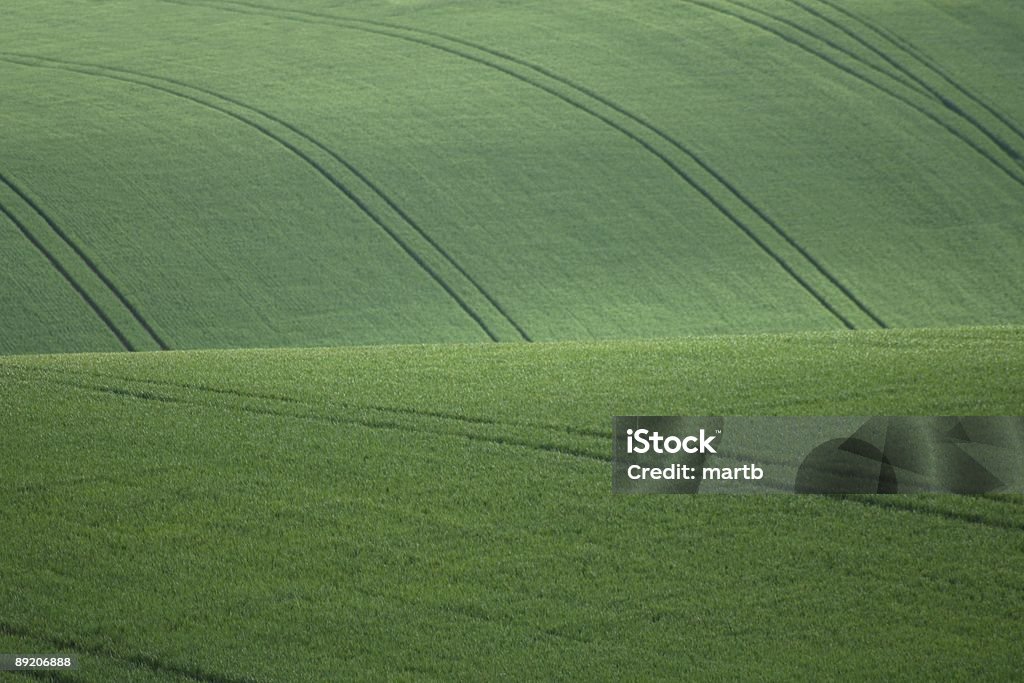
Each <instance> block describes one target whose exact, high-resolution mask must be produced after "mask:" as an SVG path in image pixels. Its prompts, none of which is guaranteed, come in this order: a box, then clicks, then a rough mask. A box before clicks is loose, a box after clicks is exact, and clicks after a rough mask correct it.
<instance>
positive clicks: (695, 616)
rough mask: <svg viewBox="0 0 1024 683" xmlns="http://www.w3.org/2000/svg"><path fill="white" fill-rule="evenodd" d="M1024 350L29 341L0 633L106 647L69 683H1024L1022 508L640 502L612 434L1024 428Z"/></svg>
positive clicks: (837, 341) (1008, 339)
mask: <svg viewBox="0 0 1024 683" xmlns="http://www.w3.org/2000/svg"><path fill="white" fill-rule="evenodd" d="M1022 342H1024V331H1022V330H1021V329H1020V328H991V329H981V330H967V329H956V330H948V331H917V332H874V333H867V332H858V333H829V334H804V335H790V336H774V335H767V336H745V337H744V336H740V337H709V338H702V339H691V340H684V341H669V340H666V341H651V342H614V343H590V344H579V343H562V344H535V345H522V344H518V345H516V344H513V345H489V346H488V345H474V346H462V347H452V346H408V347H364V348H352V349H344V350H291V351H269V350H268V351H231V352H187V353H186V352H180V353H169V354H136V355H125V354H105V355H71V356H59V357H54V356H38V357H28V356H26V357H18V358H14V357H9V358H5V359H0V450H2V452H4V453H5V454H6V456H5V458H4V459H3V460H2V461H0V462H2V464H0V482H2V484H0V486H2V492H3V496H4V499H5V501H6V503H5V505H4V506H3V507H2V508H0V520H2V521H0V526H2V528H4V529H5V530H6V532H5V533H6V536H7V544H8V545H9V547H10V548H12V549H13V550H14V552H12V553H9V554H8V555H7V558H6V559H5V561H4V562H3V563H2V564H0V604H3V605H4V610H3V616H2V618H0V650H3V651H24V650H40V649H42V650H48V649H66V650H70V651H73V652H75V653H78V654H79V655H80V656H81V658H82V669H81V670H80V672H79V673H78V674H75V675H69V676H67V679H68V680H97V679H100V678H105V679H109V678H119V679H120V678H124V679H127V678H130V677H135V678H137V679H138V680H163V679H168V680H170V679H176V678H189V677H191V678H190V679H191V680H217V681H236V680H299V679H304V680H324V679H337V678H344V679H352V678H356V679H358V678H361V677H362V678H366V679H388V680H403V679H422V678H428V679H430V678H436V679H444V680H451V679H462V678H480V677H483V678H493V677H498V676H502V675H504V676H514V677H516V678H529V679H535V678H536V679H548V678H551V677H552V676H554V677H566V678H570V677H572V678H582V679H587V680H594V679H609V678H621V677H630V678H633V677H635V678H637V679H647V678H665V679H673V680H679V679H680V678H683V677H686V678H689V677H692V676H703V677H707V678H729V679H749V678H764V677H768V678H784V677H790V676H800V677H802V678H808V677H813V678H819V677H826V678H827V677H840V678H843V679H847V678H864V679H875V678H876V674H877V672H878V671H881V670H885V671H887V672H888V675H894V676H897V675H902V676H911V677H914V676H916V677H923V678H950V677H953V678H961V677H968V676H971V677H973V676H978V675H980V676H981V677H982V678H986V677H991V678H993V679H999V678H1010V677H1013V676H1015V675H1016V672H1017V667H1018V665H1019V662H1020V655H1021V645H1020V642H1019V638H1017V631H1018V628H1017V626H1018V625H1019V615H1018V613H1017V612H1018V610H1017V605H1019V604H1020V601H1021V599H1022V598H1024V595H1022V592H1024V574H1022V572H1021V566H1022V563H1021V560H1022V559H1024V558H1022V553H1024V545H1022V544H1021V538H1022V536H1021V531H1022V529H1024V506H1022V505H1021V500H1020V499H1019V497H1005V496H1003V497H999V496H997V497H967V496H961V497H943V496H919V497H907V496H900V497H871V496H867V497H855V498H848V499H841V498H828V497H819V496H801V497H771V496H769V497H757V496H693V497H689V496H667V497H657V496H654V497H640V498H637V497H628V496H622V497H619V496H612V495H611V494H610V467H609V464H608V459H609V458H610V438H609V434H608V431H609V429H610V416H611V415H613V414H615V413H617V412H623V411H627V410H636V411H639V412H648V413H652V414H660V413H664V414H674V413H677V412H678V413H684V414H702V413H725V414H734V413H741V414H742V413H748V414H765V413H789V414H807V413H811V414H828V413H839V414H844V413H858V412H861V413H865V414H886V413H890V412H897V413H907V414H920V413H923V414H1020V412H1021V410H1022V409H1024V391H1022V388H1021V385H1020V384H1019V383H1015V382H1006V381H1004V378H1006V377H1019V376H1021V373H1022V372H1024V367H1022V364H1024V354H1022V353H1021V348H1022ZM61 680H64V679H61Z"/></svg>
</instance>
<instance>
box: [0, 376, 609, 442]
mask: <svg viewBox="0 0 1024 683" xmlns="http://www.w3.org/2000/svg"><path fill="white" fill-rule="evenodd" d="M5 367H6V368H12V369H14V370H18V371H21V372H25V373H27V374H34V375H43V376H56V377H58V378H64V377H65V376H66V375H69V374H70V375H76V376H79V377H84V378H87V379H88V378H95V379H100V380H109V381H113V382H119V383H121V384H144V385H153V386H157V387H165V388H173V389H185V390H186V391H198V392H201V393H207V394H216V395H220V396H233V397H235V398H242V399H255V400H259V401H273V402H276V403H283V404H287V405H296V406H304V407H306V408H318V407H321V406H318V405H317V404H316V403H314V402H311V401H304V400H302V399H300V398H295V397H294V396H285V395H281V394H267V393H259V392H254V391H243V390H241V389H231V388H225V387H213V386H209V385H205V384H190V383H188V382H173V381H170V380H160V379H152V378H148V377H145V378H143V377H124V376H123V375H110V374H107V373H105V372H97V371H84V370H69V369H62V370H60V371H59V372H57V371H54V370H50V369H47V368H40V367H33V366H26V365H19V364H17V363H2V364H0V368H5ZM323 407H327V408H332V407H338V408H343V409H345V410H366V411H373V412H380V413H391V414H393V415H409V416H413V417H427V418H431V419H435V420H449V421H452V422H461V423H463V424H468V425H490V426H494V427H528V428H531V429H539V430H546V431H551V432H560V433H564V434H569V435H571V436H578V437H584V438H590V439H610V438H611V436H612V433H611V430H610V429H609V430H608V431H598V430H596V429H586V428H582V427H573V426H571V425H554V424H545V423H543V422H523V421H516V422H505V421H503V420H495V419H493V418H488V417H478V416H472V415H460V414H457V413H446V412H441V411H434V410H420V409H417V408H403V407H400V406H379V405H373V404H367V403H351V402H348V401H340V402H339V401H335V402H332V403H331V404H330V405H329V406H323Z"/></svg>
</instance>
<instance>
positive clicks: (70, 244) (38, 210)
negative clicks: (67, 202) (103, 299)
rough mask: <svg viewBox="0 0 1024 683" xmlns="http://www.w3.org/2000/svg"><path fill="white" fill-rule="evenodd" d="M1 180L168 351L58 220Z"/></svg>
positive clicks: (0, 175)
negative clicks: (58, 223)
mask: <svg viewBox="0 0 1024 683" xmlns="http://www.w3.org/2000/svg"><path fill="white" fill-rule="evenodd" d="M0 182H2V183H3V184H4V185H6V186H7V187H9V188H10V189H11V191H12V192H14V193H15V194H16V195H18V197H19V198H21V200H22V201H23V202H25V203H26V204H28V206H29V207H30V208H31V209H32V210H33V211H34V212H35V213H36V214H37V215H38V216H39V217H40V218H42V219H43V221H44V222H45V223H46V224H47V225H48V226H49V227H50V229H51V230H52V231H53V232H54V234H56V235H57V237H59V238H60V239H61V241H62V242H64V244H66V245H68V247H70V248H71V250H72V251H74V252H75V255H76V256H78V258H79V259H81V260H82V263H84V264H85V265H86V267H88V268H89V270H90V271H92V273H93V274H94V275H95V276H96V277H98V278H99V279H100V281H101V282H102V283H103V284H104V285H105V286H106V287H107V289H109V290H110V292H111V293H112V294H113V295H114V296H115V297H117V300H118V301H120V302H121V305H122V306H124V307H125V309H126V310H127V311H128V312H129V313H130V314H131V316H132V317H133V318H135V321H136V322H138V323H139V325H141V326H142V329H144V330H145V331H146V334H148V335H149V336H150V338H151V339H152V340H153V341H154V342H155V343H156V345H157V346H158V347H159V348H160V349H161V350H163V351H167V350H168V349H169V348H170V347H168V346H167V344H166V342H164V340H163V339H162V338H161V337H160V335H159V334H157V332H156V330H154V329H153V327H152V326H151V325H150V324H149V322H147V321H146V319H145V318H144V317H142V313H140V312H139V310H138V309H137V308H136V307H135V306H134V305H133V304H132V303H131V302H130V301H128V298H127V297H126V296H125V295H124V294H123V293H122V292H121V290H120V289H119V288H118V287H117V285H115V284H114V283H113V282H112V281H111V280H110V278H108V277H107V276H106V275H105V274H104V273H103V271H102V270H100V268H99V266H97V265H96V263H95V262H94V261H93V260H92V259H91V258H89V256H88V255H86V253H85V251H83V250H82V248H81V247H80V246H78V243H76V242H75V241H74V240H73V239H71V236H70V235H68V233H67V232H65V231H64V230H63V229H61V227H60V226H59V225H57V222H56V221H54V220H53V218H51V217H50V215H49V214H48V213H46V211H44V210H43V209H42V208H41V207H40V206H39V204H37V203H36V202H35V201H34V200H33V199H32V197H30V196H29V195H28V194H27V193H26V192H25V191H24V190H22V189H21V187H19V186H18V185H17V184H16V183H14V182H13V181H12V180H11V179H10V178H8V177H7V176H5V175H4V174H2V173H0ZM117 334H118V337H120V336H121V334H120V333H117ZM122 343H124V342H122ZM125 348H126V349H128V350H129V351H134V350H135V349H134V348H133V347H132V345H131V344H126V346H125Z"/></svg>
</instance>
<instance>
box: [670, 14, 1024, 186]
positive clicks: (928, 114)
mask: <svg viewBox="0 0 1024 683" xmlns="http://www.w3.org/2000/svg"><path fill="white" fill-rule="evenodd" d="M678 1H679V2H682V3H687V4H690V5H694V6H697V7H702V8H704V9H705V10H707V11H709V12H714V13H716V14H721V15H723V16H727V17H731V18H733V19H736V20H738V21H741V22H743V23H745V24H749V25H751V26H755V27H757V28H759V29H761V30H762V31H765V32H767V33H770V34H772V35H774V36H776V37H778V38H781V39H782V40H783V41H785V42H787V43H789V44H790V45H793V46H794V47H796V48H799V49H800V50H803V51H804V52H807V53H808V54H811V55H813V56H815V57H817V58H818V59H820V60H822V61H823V62H825V63H827V64H830V65H831V66H833V67H835V68H836V69H839V70H840V71H843V72H844V73H846V74H849V75H850V76H853V77H854V78H856V79H857V80H859V81H861V82H863V83H866V84H867V85H868V86H870V87H872V88H874V89H876V90H878V91H879V92H881V93H883V94H885V95H888V96H889V97H891V98H893V99H895V100H897V101H898V102H902V103H903V104H905V105H906V106H908V107H910V108H911V109H913V110H914V111H916V112H917V113H919V114H921V115H922V116H924V117H926V118H927V119H929V120H930V121H932V122H933V123H935V124H936V125H938V126H939V127H941V128H942V129H943V130H945V131H946V132H947V133H949V134H950V135H952V136H953V137H955V138H957V139H958V140H960V141H961V142H962V143H964V144H965V145H967V146H968V147H970V148H971V149H972V150H974V151H975V152H976V153H978V154H979V155H980V156H981V157H982V158H984V159H985V160H986V161H988V162H989V163H990V164H992V165H993V166H995V167H996V168H997V169H999V170H1000V171H1001V172H1002V173H1003V174H1004V175H1006V176H1007V177H1008V178H1009V179H1010V180H1012V181H1013V182H1015V183H1017V184H1018V185H1020V186H1021V187H1024V180H1022V179H1021V178H1020V177H1018V176H1017V175H1016V173H1014V172H1013V170H1011V169H1009V168H1007V167H1006V166H1004V165H1003V164H1002V163H1001V162H1000V161H999V160H998V159H996V158H995V157H994V156H992V155H991V154H989V153H988V152H987V151H986V150H985V149H984V148H983V147H981V146H980V145H978V144H977V143H975V142H974V141H973V140H971V139H970V138H968V137H967V136H965V135H964V134H963V133H961V132H960V131H958V130H957V129H956V128H954V127H952V126H951V125H949V124H948V123H946V122H945V121H943V120H942V119H940V118H939V117H938V116H936V115H935V114H932V113H931V112H929V111H928V110H927V109H924V108H923V107H921V106H919V105H917V104H915V103H914V102H913V101H911V100H909V99H907V98H906V97H904V96H903V95H901V94H899V93H898V92H896V91H895V90H892V89H891V88H888V87H886V86H884V85H882V84H880V83H876V82H875V81H873V80H871V79H870V78H868V77H867V76H865V75H863V74H861V73H859V72H857V71H855V70H854V69H852V68H850V67H848V66H846V65H844V64H842V63H840V62H838V61H836V60H834V59H832V58H831V57H829V56H828V55H826V54H825V53H823V52H820V51H818V50H815V49H814V48H813V47H809V46H808V45H806V44H805V43H802V42H800V41H799V40H797V39H795V38H793V37H792V36H788V35H786V34H785V33H783V32H782V31H779V30H778V29H775V28H772V27H771V26H769V25H767V24H764V23H762V22H760V21H757V20H756V19H751V18H750V17H746V16H744V15H742V14H737V13H736V12H733V11H731V10H728V9H725V8H722V7H718V6H715V5H711V4H708V3H707V2H704V1H703V0H678ZM726 1H729V0H726ZM750 11H752V12H757V13H759V14H765V13H764V12H762V11H761V10H755V9H750ZM765 16H769V18H772V19H774V18H773V17H770V15H765ZM776 21H777V20H776Z"/></svg>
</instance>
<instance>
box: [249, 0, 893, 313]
mask: <svg viewBox="0 0 1024 683" xmlns="http://www.w3.org/2000/svg"><path fill="white" fill-rule="evenodd" d="M234 4H243V5H246V6H249V7H259V5H253V4H250V3H244V2H235V3H234ZM288 11H289V12H292V13H295V14H309V15H313V16H323V17H329V16H331V15H326V14H324V15H319V14H317V13H315V12H300V11H298V10H288ZM347 21H354V22H363V23H367V24H371V25H376V26H383V27H386V28H392V29H397V30H402V31H408V32H410V33H419V34H423V35H428V36H434V37H436V38H440V39H442V40H448V41H451V42H453V43H456V44H459V45H464V46H466V47H470V48H473V49H476V50H480V51H481V52H484V53H486V54H489V55H491V56H493V57H497V58H499V59H504V60H507V61H509V62H511V63H513V64H518V65H519V66H522V67H523V68H526V69H529V70H531V71H533V72H535V73H538V74H540V75H541V76H544V77H546V78H550V79H551V80H553V81H556V82H558V83H561V84H562V85H564V86H566V87H568V88H570V89H572V90H574V91H576V92H578V93H580V94H582V95H586V96H587V97H590V98H591V99H593V100H595V101H597V102H599V103H601V104H603V105H605V106H606V107H608V108H609V109H611V110H612V111H615V112H617V113H618V114H620V115H622V116H623V117H625V118H627V119H629V120H631V121H633V122H634V123H635V124H637V125H639V126H640V127H642V128H644V129H645V130H647V131H649V132H651V133H652V134H654V135H655V136H657V137H659V138H661V139H662V140H663V141H665V142H666V143H668V144H669V145H671V146H672V147H674V148H675V149H677V150H678V151H679V152H681V153H682V154H684V155H686V156H687V157H688V158H689V159H690V160H691V161H693V162H694V163H695V164H697V165H698V166H699V167H700V168H701V169H703V170H704V171H705V172H706V173H708V175H710V176H711V177H712V178H714V179H715V180H716V181H717V182H718V183H719V184H720V185H722V187H724V188H725V189H726V190H728V192H729V193H730V194H732V195H733V196H734V197H735V198H736V199H738V200H739V201H740V202H741V203H742V204H743V205H744V206H746V207H747V208H748V209H749V210H750V211H751V212H753V213H754V214H755V215H756V216H757V217H758V218H760V219H761V220H762V221H764V223H765V224H766V225H768V227H770V228H771V229H772V231H773V232H775V234H777V235H778V236H779V237H781V238H782V239H783V240H785V241H786V243H787V244H789V245H790V246H791V247H792V248H793V249H795V250H796V251H797V252H799V253H800V255H801V256H803V257H804V259H805V260H806V261H807V262H808V263H810V264H811V266H812V267H813V268H814V269H815V270H817V271H818V273H819V274H821V275H822V276H824V277H825V278H826V279H827V280H828V281H829V282H830V283H831V284H832V285H833V286H834V287H836V289H838V290H839V291H840V292H842V293H843V295H844V296H846V298H847V299H849V300H850V301H851V302H852V303H853V304H854V305H855V306H856V307H857V308H859V309H860V311H861V312H862V313H864V314H865V315H867V316H868V317H869V318H871V320H872V321H873V322H874V323H875V324H876V325H878V326H879V327H880V328H882V329H886V328H888V325H886V323H885V322H883V321H882V319H881V318H879V317H878V316H877V315H875V313H874V312H872V311H871V310H870V309H869V308H868V307H867V305H866V304H865V303H864V302H863V301H862V300H861V299H860V298H858V297H857V296H856V295H855V294H854V293H853V292H852V291H851V290H850V289H849V288H848V287H846V285H844V284H842V282H840V281H839V279H838V278H836V276H835V275H833V274H832V273H831V272H830V271H829V270H828V269H826V268H825V266H824V265H822V263H821V262H820V261H818V259H816V258H815V257H814V256H813V255H811V253H810V252H809V251H807V249H806V248H805V247H804V246H803V245H802V244H800V243H799V242H798V241H797V240H796V239H795V238H794V237H793V236H792V235H790V234H789V232H788V231H786V230H785V229H784V228H783V227H782V226H781V225H779V224H778V222H776V221H775V220H774V219H773V218H771V217H770V216H769V215H768V214H767V212H765V211H764V210H763V209H762V208H760V207H759V206H758V205H757V204H755V203H754V201H753V200H751V199H750V198H749V197H747V196H746V195H745V194H744V193H743V192H741V191H740V190H739V188H738V187H736V185H735V184H734V183H732V182H731V181H729V180H728V179H727V178H726V177H725V176H724V175H722V174H721V173H720V172H719V171H717V170H716V169H715V168H714V167H713V166H711V164H710V163H709V162H708V161H707V160H705V159H704V158H703V157H702V156H700V155H699V154H697V152H696V151H694V150H693V149H691V148H689V147H687V146H686V145H684V144H683V143H682V142H680V141H679V140H677V139H676V138H675V137H673V136H671V135H669V134H668V133H667V132H665V131H664V130H662V129H661V128H660V127H659V126H656V125H655V124H653V123H651V122H650V121H649V120H647V119H646V118H644V117H643V116H642V115H640V114H636V113H635V112H633V111H631V110H629V109H626V108H625V107H624V106H622V105H620V104H618V103H617V102H615V101H614V100H612V99H611V98H609V97H607V96H605V95H602V94H601V93H599V92H597V91H595V90H593V89H591V88H588V87H587V86H585V85H582V84H580V83H577V82H575V81H573V80H571V79H569V78H567V77H566V76H563V75H561V74H558V73H556V72H554V71H552V70H550V69H548V68H546V67H544V66H541V65H539V64H535V63H533V62H530V61H528V60H526V59H523V58H521V57H516V56H514V55H512V54H509V53H507V52H503V51H501V50H496V49H494V48H492V47H490V46H487V45H484V44H482V43H477V42H474V41H470V40H466V39H464V38H460V37H457V36H453V35H449V34H446V33H440V32H437V31H429V30H426V29H418V28H411V27H408V26H402V25H401V24H391V23H387V22H382V21H372V20H369V19H347ZM488 66H490V65H488Z"/></svg>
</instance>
